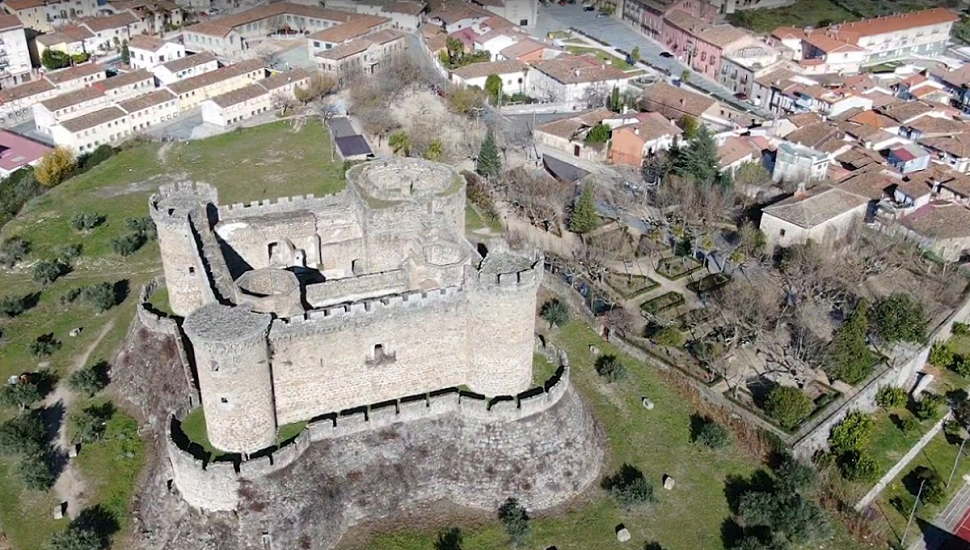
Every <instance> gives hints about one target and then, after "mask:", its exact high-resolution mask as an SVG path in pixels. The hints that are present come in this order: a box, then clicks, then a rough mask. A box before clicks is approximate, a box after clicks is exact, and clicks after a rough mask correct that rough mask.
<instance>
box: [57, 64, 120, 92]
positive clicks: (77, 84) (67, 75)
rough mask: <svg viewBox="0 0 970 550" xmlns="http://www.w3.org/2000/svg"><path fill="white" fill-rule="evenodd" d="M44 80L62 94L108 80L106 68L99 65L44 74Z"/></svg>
mask: <svg viewBox="0 0 970 550" xmlns="http://www.w3.org/2000/svg"><path fill="white" fill-rule="evenodd" d="M44 78H46V79H47V80H48V81H50V83H51V84H53V85H54V86H56V87H57V90H58V91H59V92H60V93H64V92H70V91H72V90H77V89H78V88H84V87H85V86H92V85H94V83H95V82H100V81H102V80H104V79H105V78H107V74H106V73H105V70H104V67H102V66H101V65H98V64H97V63H85V64H83V65H75V66H73V67H68V68H66V69H60V70H57V71H50V72H47V73H44Z"/></svg>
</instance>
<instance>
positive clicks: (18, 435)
mask: <svg viewBox="0 0 970 550" xmlns="http://www.w3.org/2000/svg"><path fill="white" fill-rule="evenodd" d="M46 437H47V429H46V428H45V427H44V421H43V419H42V418H41V417H40V414H39V413H38V412H37V411H26V412H23V413H21V414H20V415H19V416H15V417H14V418H11V419H10V420H7V421H6V422H4V423H2V424H0V454H2V455H5V456H11V455H16V454H24V455H38V454H42V453H43V452H44V450H45V447H46Z"/></svg>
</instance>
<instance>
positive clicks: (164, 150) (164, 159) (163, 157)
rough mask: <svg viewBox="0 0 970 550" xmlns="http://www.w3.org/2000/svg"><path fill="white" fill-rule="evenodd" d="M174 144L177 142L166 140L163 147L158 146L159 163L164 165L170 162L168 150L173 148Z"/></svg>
mask: <svg viewBox="0 0 970 550" xmlns="http://www.w3.org/2000/svg"><path fill="white" fill-rule="evenodd" d="M173 145H175V142H172V141H166V142H165V143H163V144H162V146H161V147H159V148H158V153H156V155H158V163H159V164H161V165H163V166H164V165H166V164H168V152H169V151H170V150H171V149H172V146H173Z"/></svg>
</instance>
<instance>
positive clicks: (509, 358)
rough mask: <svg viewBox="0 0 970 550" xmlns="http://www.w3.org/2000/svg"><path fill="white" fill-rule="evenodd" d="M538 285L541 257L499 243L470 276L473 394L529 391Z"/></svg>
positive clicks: (469, 345)
mask: <svg viewBox="0 0 970 550" xmlns="http://www.w3.org/2000/svg"><path fill="white" fill-rule="evenodd" d="M496 245H498V246H496ZM540 282H542V258H541V256H539V255H538V254H536V255H532V256H527V255H523V254H519V253H515V252H511V251H509V250H508V249H507V247H505V246H504V243H502V244H498V243H492V246H491V247H490V249H489V253H488V255H487V256H486V257H485V259H484V260H482V264H481V266H480V268H479V270H478V272H477V273H472V274H471V281H470V283H471V284H469V285H468V286H469V302H470V304H469V305H470V308H469V311H470V312H471V316H472V318H471V320H470V322H469V327H470V328H469V334H468V368H469V373H468V376H467V380H468V386H469V387H470V388H471V389H472V390H473V391H475V392H478V393H482V394H485V395H514V394H516V393H519V392H521V391H524V390H527V389H528V388H529V386H530V385H531V383H532V359H533V350H534V345H535V312H536V291H537V290H538V288H539V283H540Z"/></svg>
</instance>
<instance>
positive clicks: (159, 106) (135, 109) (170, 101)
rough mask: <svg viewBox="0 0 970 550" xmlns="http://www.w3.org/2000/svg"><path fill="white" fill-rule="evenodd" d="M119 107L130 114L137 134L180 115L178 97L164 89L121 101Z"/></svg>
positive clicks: (131, 122)
mask: <svg viewBox="0 0 970 550" xmlns="http://www.w3.org/2000/svg"><path fill="white" fill-rule="evenodd" d="M118 107H119V108H120V109H121V110H122V111H124V112H125V113H127V114H128V121H129V124H130V125H131V130H132V132H133V133H135V134H137V133H138V132H141V131H143V130H147V129H148V128H150V127H152V126H154V125H156V124H160V123H162V122H165V121H167V120H172V119H174V118H176V117H177V116H178V115H179V101H178V97H176V96H175V94H173V93H172V92H170V91H168V90H164V89H163V90H155V91H153V92H148V93H147V94H144V95H140V96H138V97H133V98H131V99H126V100H124V101H120V102H118Z"/></svg>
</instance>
